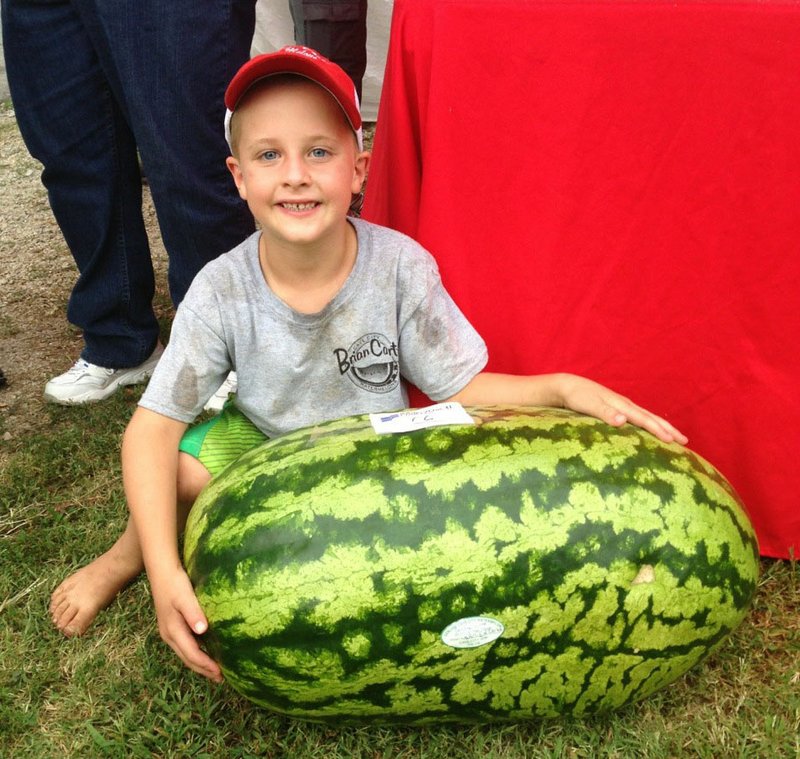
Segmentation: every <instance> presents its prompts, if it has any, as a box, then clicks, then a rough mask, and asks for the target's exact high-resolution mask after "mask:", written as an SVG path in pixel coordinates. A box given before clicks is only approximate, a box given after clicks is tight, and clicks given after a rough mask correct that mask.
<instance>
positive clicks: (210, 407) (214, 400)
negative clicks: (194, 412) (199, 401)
mask: <svg viewBox="0 0 800 759" xmlns="http://www.w3.org/2000/svg"><path fill="white" fill-rule="evenodd" d="M237 387H238V380H237V379H236V372H229V373H228V376H227V377H226V378H225V382H223V383H222V384H221V385H220V386H219V389H218V390H217V392H216V393H214V395H212V396H211V397H210V398H209V399H208V402H207V403H206V405H205V406H203V409H204V410H205V411H216V412H220V411H222V407H223V406H224V405H225V401H227V400H228V396H229V395H231V394H232V393H235V392H236V388H237Z"/></svg>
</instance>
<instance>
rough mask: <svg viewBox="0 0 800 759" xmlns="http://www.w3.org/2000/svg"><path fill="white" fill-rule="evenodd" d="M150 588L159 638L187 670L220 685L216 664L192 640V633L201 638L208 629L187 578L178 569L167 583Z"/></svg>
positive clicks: (193, 636) (184, 573)
mask: <svg viewBox="0 0 800 759" xmlns="http://www.w3.org/2000/svg"><path fill="white" fill-rule="evenodd" d="M152 588H153V601H154V603H155V607H156V616H157V617H158V631H159V633H160V634H161V637H162V639H163V640H164V641H165V642H166V643H167V644H168V645H169V646H170V648H172V650H173V651H175V653H176V654H178V656H179V657H180V658H181V661H182V662H183V663H184V664H185V665H186V666H187V667H189V669H191V670H192V671H194V672H197V673H198V674H199V675H203V677H207V678H208V679H209V680H213V681H214V682H216V683H221V682H222V671H221V670H220V668H219V665H218V664H217V663H216V662H215V661H214V660H213V659H212V658H211V657H210V656H209V655H208V654H206V653H205V652H204V651H203V650H201V648H200V646H199V644H198V643H197V639H196V638H195V634H197V635H201V634H202V633H204V632H205V631H206V630H207V629H208V621H207V620H206V617H205V614H203V612H202V610H201V609H200V604H199V603H197V597H196V596H195V594H194V590H193V588H192V583H191V581H190V580H189V576H188V575H187V574H186V572H184V571H183V570H180V571H177V572H175V574H174V575H173V576H172V577H171V578H170V579H169V580H168V581H167V582H160V583H159V585H158V586H156V585H155V584H153V585H152Z"/></svg>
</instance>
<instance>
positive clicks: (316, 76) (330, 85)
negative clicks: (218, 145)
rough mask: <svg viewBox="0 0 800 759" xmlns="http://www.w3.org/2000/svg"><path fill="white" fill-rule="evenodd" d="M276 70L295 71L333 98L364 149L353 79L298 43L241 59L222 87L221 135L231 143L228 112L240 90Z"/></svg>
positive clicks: (276, 71) (239, 94)
mask: <svg viewBox="0 0 800 759" xmlns="http://www.w3.org/2000/svg"><path fill="white" fill-rule="evenodd" d="M276 74H297V75H299V76H304V77H305V78H306V79H310V80H311V81H312V82H316V83H317V84H318V85H320V87H324V88H325V89H326V90H327V91H328V92H329V93H330V94H331V95H332V96H333V98H334V100H336V102H337V103H338V104H339V106H340V107H341V109H342V110H343V111H344V115H345V117H346V118H347V121H348V123H349V124H350V126H351V127H352V129H353V131H354V132H355V133H356V138H357V139H358V149H359V150H363V149H364V139H363V129H362V123H361V109H360V107H359V103H358V94H357V93H356V87H355V85H354V84H353V81H352V80H351V79H350V77H349V76H348V75H347V74H346V73H345V71H344V69H343V68H341V67H340V66H338V65H337V64H335V63H334V62H333V61H331V60H328V59H327V58H326V57H325V56H324V55H320V54H319V53H318V52H317V51H316V50H312V49H311V48H310V47H303V46H301V45H288V46H286V47H283V48H281V49H280V50H278V51H276V52H274V53H264V54H263V55H257V56H255V58H251V59H250V60H249V61H247V63H245V64H244V65H243V66H242V67H241V68H240V69H239V71H237V72H236V75H235V76H234V77H233V79H232V80H231V83H230V84H229V85H228V89H227V90H226V91H225V107H226V109H227V110H226V112H225V139H226V140H227V141H228V146H229V147H231V148H232V146H231V116H233V112H234V111H235V110H236V106H237V105H238V104H239V101H240V100H241V99H242V97H243V96H244V94H245V93H246V92H247V91H248V90H249V89H250V87H252V86H253V85H254V84H255V83H256V82H258V81H261V80H262V79H265V78H266V77H268V76H275V75H276Z"/></svg>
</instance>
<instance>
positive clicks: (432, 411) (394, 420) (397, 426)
mask: <svg viewBox="0 0 800 759" xmlns="http://www.w3.org/2000/svg"><path fill="white" fill-rule="evenodd" d="M369 419H370V421H371V422H372V428H373V429H374V430H375V432H377V433H378V434H379V435H385V434H391V433H396V432H411V431H412V430H421V429H425V428H426V427H442V426H444V425H447V424H475V420H474V419H473V418H472V417H471V416H470V415H469V414H468V413H467V412H466V411H465V410H464V407H463V406H462V405H461V404H460V403H456V402H454V401H451V402H450V403H436V404H434V405H433V406H426V407H425V408H418V409H408V410H406V411H395V412H389V413H385V414H370V415H369Z"/></svg>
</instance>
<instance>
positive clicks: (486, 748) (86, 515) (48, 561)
mask: <svg viewBox="0 0 800 759" xmlns="http://www.w3.org/2000/svg"><path fill="white" fill-rule="evenodd" d="M137 397H138V391H136V390H131V389H126V390H125V391H124V392H123V393H121V394H119V395H118V396H116V397H114V398H112V399H110V400H109V401H107V402H105V403H102V404H99V405H95V406H90V407H87V408H73V409H69V408H58V407H52V408H50V409H48V411H47V413H48V414H49V415H50V417H51V418H50V420H49V424H47V425H42V429H44V430H46V432H41V433H38V434H36V435H30V436H27V437H23V438H22V439H19V440H16V439H12V440H11V441H4V442H0V445H3V446H7V452H8V454H9V455H8V457H7V459H6V464H5V466H4V468H3V471H2V472H0V757H3V758H5V757H9V758H13V759H17V758H19V757H32V758H33V759H47V758H49V757H95V756H96V757H104V756H111V757H116V756H119V757H128V756H135V757H139V756H141V757H150V756H155V757H248V756H266V757H289V758H290V759H295V758H297V759H300V758H302V757H309V758H310V757H319V758H320V759H332V758H334V757H343V758H344V757H348V758H349V757H368V758H369V759H379V758H384V757H385V758H387V759H388V758H390V757H391V758H393V759H394V758H398V759H399V758H401V757H426V758H430V759H437V758H438V757H443V758H446V759H458V758H460V757H475V758H476V759H477V758H478V757H481V758H483V757H489V758H492V757H494V758H496V759H500V758H501V757H504V758H511V757H526V758H528V757H682V756H689V757H694V756H700V757H725V758H726V759H728V758H729V757H764V758H765V759H777V758H778V757H791V758H792V759H796V757H798V756H800V739H798V734H800V573H799V572H798V567H797V565H796V564H794V563H791V562H788V561H786V562H780V561H766V560H765V561H764V562H763V567H762V572H763V574H762V577H761V580H760V584H759V590H758V593H757V596H756V600H755V603H754V606H753V609H752V611H751V613H750V614H749V616H748V618H747V619H746V621H745V622H744V624H743V625H742V626H741V627H740V628H739V629H738V630H737V631H736V632H735V633H734V634H733V635H732V636H731V637H730V638H729V639H728V640H727V641H726V642H725V643H724V644H723V646H722V648H721V649H720V650H718V651H717V652H716V653H715V654H714V655H712V656H711V657H710V658H709V659H707V660H706V661H705V662H704V663H702V664H701V665H699V666H698V667H696V668H695V669H694V670H692V671H691V672H690V673H689V674H688V675H687V676H685V677H683V678H682V679H681V680H679V681H678V682H677V683H675V684H673V685H672V686H670V687H668V688H666V689H665V690H663V691H661V692H660V693H658V694H656V695H655V696H652V697H650V698H649V699H646V700H645V701H643V702H641V703H639V704H636V705H634V706H632V707H629V708H627V709H625V710H623V711H620V712H618V713H615V714H611V715H606V716H602V717H594V718H587V719H580V720H577V719H576V720H572V719H570V720H567V719H557V720H549V721H531V722H527V723H518V724H508V725H500V724H498V725H487V726H477V727H476V726H472V727H452V726H450V727H444V726H443V727H436V726H433V727H427V728H424V729H423V728H391V729H389V728H375V727H366V728H337V727H336V726H319V725H312V724H308V723H303V722H299V721H294V720H289V719H285V718H281V717H278V716H275V715H272V714H270V713H269V712H266V711H264V710H262V709H260V708H258V707H255V706H253V705H252V704H250V703H249V702H247V701H245V700H244V699H242V698H241V697H239V696H238V695H237V694H236V693H234V692H233V691H232V690H231V689H230V688H229V687H228V686H226V685H221V686H217V685H213V684H211V683H208V682H206V681H205V680H203V679H201V678H200V677H198V676H196V675H194V674H192V673H191V672H189V671H188V670H186V669H184V668H183V666H182V665H181V663H180V661H179V660H178V659H177V657H175V655H174V654H173V653H172V652H171V651H170V650H169V649H168V648H167V647H166V645H165V644H163V643H162V642H161V641H160V639H159V636H158V632H157V630H156V626H155V617H154V614H153V611H152V608H151V605H150V599H149V593H148V586H147V583H146V581H145V580H144V579H140V580H138V581H137V582H135V583H134V584H133V585H132V586H131V587H130V588H128V589H127V590H126V591H125V592H124V593H123V594H122V595H121V596H120V598H119V599H118V600H117V601H115V602H114V603H113V604H112V605H111V607H110V608H109V609H107V610H106V611H105V612H103V613H102V614H101V616H100V618H99V619H98V621H97V623H96V624H95V625H94V626H93V627H92V628H91V630H90V632H89V633H88V634H87V635H86V636H85V637H83V638H77V639H71V640H68V639H66V638H64V637H62V636H61V634H60V633H58V632H57V631H56V630H55V629H54V628H53V627H52V625H51V623H50V618H49V615H48V612H47V607H48V603H49V595H50V592H51V591H52V589H53V588H54V587H55V585H57V584H58V583H59V582H60V580H61V579H62V578H63V577H64V576H65V575H66V574H67V573H68V572H69V571H70V570H72V569H74V568H77V567H78V566H80V565H81V564H83V563H85V562H86V561H87V560H89V559H91V558H92V557H94V556H95V555H96V554H97V553H99V552H101V551H102V550H104V549H105V548H107V547H108V546H109V545H110V543H111V542H112V541H113V540H114V538H115V537H116V536H117V535H118V533H119V531H120V530H121V529H122V527H123V525H124V523H125V519H126V516H127V512H126V508H125V503H124V499H123V494H122V486H121V481H120V474H119V455H118V449H119V441H120V437H121V434H122V431H123V429H124V426H125V424H126V422H127V419H128V418H129V416H130V414H131V413H132V411H133V408H134V406H135V403H136V399H137ZM0 424H2V422H0ZM2 435H3V430H2V428H0V439H1V438H2Z"/></svg>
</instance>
